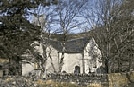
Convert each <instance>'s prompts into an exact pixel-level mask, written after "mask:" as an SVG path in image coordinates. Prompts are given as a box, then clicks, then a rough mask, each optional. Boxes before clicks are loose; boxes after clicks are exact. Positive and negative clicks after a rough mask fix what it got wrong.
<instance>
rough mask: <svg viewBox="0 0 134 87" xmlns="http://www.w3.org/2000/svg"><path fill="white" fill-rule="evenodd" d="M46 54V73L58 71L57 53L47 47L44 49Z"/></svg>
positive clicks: (50, 47)
mask: <svg viewBox="0 0 134 87" xmlns="http://www.w3.org/2000/svg"><path fill="white" fill-rule="evenodd" d="M46 52H47V62H46V73H53V72H54V71H56V72H58V71H59V53H58V51H57V50H56V49H55V48H53V47H52V46H49V47H48V48H47V49H46ZM49 54H50V55H49Z"/></svg>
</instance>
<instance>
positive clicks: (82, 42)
mask: <svg viewBox="0 0 134 87" xmlns="http://www.w3.org/2000/svg"><path fill="white" fill-rule="evenodd" d="M88 41H89V39H88V38H79V39H73V40H69V41H67V42H66V43H65V52H67V53H80V52H82V51H83V50H84V47H85V46H86V44H87V43H88ZM50 44H51V45H52V46H53V47H54V48H55V49H56V50H58V51H59V52H62V49H63V46H62V43H61V42H58V41H52V40H50Z"/></svg>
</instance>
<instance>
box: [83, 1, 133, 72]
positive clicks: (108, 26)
mask: <svg viewBox="0 0 134 87" xmlns="http://www.w3.org/2000/svg"><path fill="white" fill-rule="evenodd" d="M94 3H95V6H94V7H91V8H90V9H87V10H86V12H85V14H84V15H83V16H84V17H85V19H86V20H87V22H88V24H89V25H90V26H92V29H93V30H92V31H91V33H90V34H92V35H93V36H94V38H95V40H96V42H97V43H98V45H99V49H100V50H101V52H102V57H103V61H104V64H105V68H106V71H107V73H110V72H111V70H112V69H115V68H116V69H117V67H116V66H118V71H121V67H122V60H123V56H127V55H129V54H131V53H129V52H127V51H126V49H129V48H130V46H131V45H132V42H131V40H130V39H128V38H129V37H132V34H133V32H132V30H133V26H132V25H133V24H130V21H131V22H132V20H133V19H132V18H133V17H132V16H131V17H130V16H129V17H128V16H127V15H130V14H131V13H127V11H128V10H127V11H126V10H125V9H124V8H122V6H123V5H124V2H123V0H107V1H105V0H98V1H95V2H94ZM123 7H124V6H123ZM131 9H132V8H131ZM89 12H90V13H89ZM123 12H125V13H127V15H124V13H123ZM127 18H129V19H130V20H129V21H127ZM130 27H131V28H130ZM127 41H129V43H127ZM124 52H126V53H129V54H124ZM131 52H132V50H131ZM128 58H129V57H127V58H126V59H127V60H128ZM130 64H131V63H130Z"/></svg>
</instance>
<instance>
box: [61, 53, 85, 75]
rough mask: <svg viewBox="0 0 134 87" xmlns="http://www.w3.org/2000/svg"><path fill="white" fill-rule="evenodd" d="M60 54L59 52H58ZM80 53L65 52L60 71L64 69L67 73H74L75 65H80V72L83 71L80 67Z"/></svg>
mask: <svg viewBox="0 0 134 87" xmlns="http://www.w3.org/2000/svg"><path fill="white" fill-rule="evenodd" d="M60 55H61V53H60ZM81 59H82V54H81V53H65V57H64V60H63V62H64V65H63V67H62V70H61V71H66V72H67V73H74V70H75V66H79V67H80V73H83V72H82V71H83V67H82V60H81Z"/></svg>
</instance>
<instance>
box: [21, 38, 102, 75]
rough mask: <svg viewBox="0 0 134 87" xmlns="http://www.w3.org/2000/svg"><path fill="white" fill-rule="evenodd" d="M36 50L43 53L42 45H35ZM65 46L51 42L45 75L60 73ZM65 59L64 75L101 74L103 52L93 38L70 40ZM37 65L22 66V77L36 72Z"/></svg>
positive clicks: (47, 50) (36, 43)
mask: <svg viewBox="0 0 134 87" xmlns="http://www.w3.org/2000/svg"><path fill="white" fill-rule="evenodd" d="M34 44H35V46H34V48H35V49H36V50H37V51H38V52H40V54H42V53H43V50H42V45H40V44H39V43H38V42H35V43H34ZM62 50H63V46H62V44H61V43H60V42H58V41H54V40H50V45H49V46H48V47H47V49H46V55H47V56H48V57H47V61H46V66H45V67H46V71H45V73H46V74H48V73H54V72H58V71H59V67H60V66H59V62H60V60H61V57H62ZM64 50H65V51H64V59H63V65H62V69H61V72H64V73H87V74H88V73H101V70H99V68H100V67H101V66H102V60H101V51H100V50H99V49H98V45H97V44H96V42H95V40H94V39H93V38H90V39H88V38H84V37H83V38H79V39H73V40H69V41H67V42H66V43H65V46H64ZM50 55H51V56H50ZM34 66H35V63H34V62H32V63H31V64H26V63H24V64H22V75H26V74H28V73H29V72H34V70H35V67H34Z"/></svg>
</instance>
